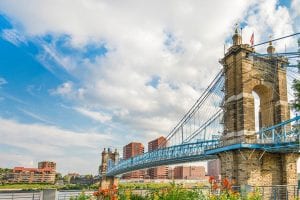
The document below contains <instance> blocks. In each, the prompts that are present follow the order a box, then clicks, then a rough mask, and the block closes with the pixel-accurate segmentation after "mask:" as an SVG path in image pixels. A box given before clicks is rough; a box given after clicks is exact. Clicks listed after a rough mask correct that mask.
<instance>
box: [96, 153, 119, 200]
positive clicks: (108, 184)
mask: <svg viewBox="0 0 300 200" xmlns="http://www.w3.org/2000/svg"><path fill="white" fill-rule="evenodd" d="M118 161H119V153H118V152H117V150H115V151H114V152H112V151H111V150H110V149H108V151H106V149H105V148H104V150H103V151H102V160H101V165H100V167H99V174H100V176H101V179H100V185H99V191H100V192H103V193H106V194H105V195H108V196H109V197H110V199H113V200H116V199H118V197H117V189H118V184H119V178H117V177H114V176H106V172H107V169H108V167H109V165H110V164H117V163H118Z"/></svg>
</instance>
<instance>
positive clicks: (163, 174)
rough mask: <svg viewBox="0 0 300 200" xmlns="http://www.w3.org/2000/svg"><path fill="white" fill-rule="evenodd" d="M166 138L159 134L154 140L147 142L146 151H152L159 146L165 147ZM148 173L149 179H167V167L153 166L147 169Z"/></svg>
mask: <svg viewBox="0 0 300 200" xmlns="http://www.w3.org/2000/svg"><path fill="white" fill-rule="evenodd" d="M166 143H167V140H166V138H165V137H163V136H161V137H159V138H157V139H155V140H152V141H150V142H149V143H148V152H151V151H154V150H156V149H158V148H161V147H166ZM148 175H149V178H151V179H167V178H168V167H167V166H159V167H155V168H150V169H148Z"/></svg>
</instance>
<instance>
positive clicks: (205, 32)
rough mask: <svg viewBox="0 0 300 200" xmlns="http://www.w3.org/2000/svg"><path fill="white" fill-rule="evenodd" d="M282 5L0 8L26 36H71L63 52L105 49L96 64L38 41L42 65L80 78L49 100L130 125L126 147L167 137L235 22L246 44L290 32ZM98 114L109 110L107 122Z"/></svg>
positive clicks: (203, 83) (236, 1)
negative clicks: (68, 102)
mask: <svg viewBox="0 0 300 200" xmlns="http://www.w3.org/2000/svg"><path fill="white" fill-rule="evenodd" d="M295 2H296V0H294V1H293V5H296V4H297V2H296V3H295ZM277 3H278V2H277V1H276V0H270V1H264V0H251V1H243V0H232V1H230V2H228V1H221V0H219V1H218V0H213V1H196V0H190V1H174V0H166V1H158V0H154V1H146V2H145V1H138V0H137V1H134V0H133V1H120V0H119V1H95V0H90V1H88V0H87V1H80V0H66V1H59V0H44V1H38V0H32V1H28V0H18V1H16V0H3V1H1V2H0V7H1V8H0V9H1V10H2V11H3V12H4V13H6V14H7V15H9V16H10V17H11V18H12V19H14V20H15V21H17V22H18V23H20V24H22V26H21V27H22V28H21V31H23V33H24V34H25V35H26V36H27V37H29V38H36V37H40V36H43V35H45V34H51V35H53V36H54V37H58V36H60V35H68V36H70V38H69V39H68V41H66V44H64V45H65V46H64V47H67V48H70V49H75V50H77V51H85V50H86V49H85V48H86V46H87V45H88V44H105V48H106V49H107V53H106V54H105V56H103V55H99V56H96V58H95V59H94V60H93V61H92V60H91V59H90V58H89V57H88V56H86V57H84V56H78V55H75V56H74V55H72V54H64V53H61V52H60V51H58V49H59V47H58V46H56V45H55V44H54V43H51V44H45V43H41V44H40V45H41V46H42V48H43V49H44V51H43V52H41V54H40V55H39V59H40V61H41V62H42V63H43V64H44V65H45V66H46V67H47V68H49V69H50V70H52V66H51V65H49V64H48V65H47V62H45V60H46V59H45V58H46V57H47V56H49V57H51V58H52V59H53V60H55V62H56V63H58V64H59V65H61V66H62V67H63V68H64V69H65V70H66V71H67V72H68V73H70V75H71V76H73V77H75V78H76V79H77V80H78V82H76V83H75V82H71V81H66V82H64V83H63V84H61V85H59V86H58V87H57V88H56V89H55V90H52V91H51V94H53V95H61V96H62V97H64V98H68V100H71V101H72V103H75V105H76V108H77V111H79V112H81V113H82V114H84V115H86V116H88V117H89V118H92V119H94V120H98V121H100V122H104V123H105V122H109V123H111V122H118V123H119V124H122V125H124V126H125V125H126V126H127V127H128V130H126V132H127V135H126V138H124V141H123V142H124V144H125V143H126V142H129V141H130V140H132V139H134V140H140V141H143V142H146V141H147V140H148V139H153V137H156V136H158V135H167V132H168V131H169V130H170V129H171V128H172V127H173V126H174V125H175V124H176V122H178V121H179V119H180V118H181V117H182V115H183V114H184V113H185V112H186V111H187V110H188V108H189V107H190V106H191V105H192V104H193V103H194V102H195V100H196V99H197V98H198V97H199V96H200V94H201V93H202V91H203V89H204V88H206V87H207V85H208V83H209V82H210V81H211V80H212V78H213V76H214V75H215V74H216V73H217V72H218V71H219V69H220V68H221V66H220V64H219V63H218V60H219V58H221V57H222V56H223V43H224V41H225V40H226V39H227V38H228V37H230V36H231V34H232V32H233V30H232V27H233V25H234V24H235V23H236V22H237V21H240V22H246V23H247V25H246V27H245V29H244V30H243V38H244V41H245V42H249V41H248V38H250V35H251V34H252V32H253V31H254V32H255V40H256V42H259V41H264V40H266V39H268V35H269V34H272V35H273V37H274V38H275V37H278V36H282V35H286V34H290V33H291V32H293V31H294V29H295V26H294V24H295V22H294V21H293V20H295V19H296V18H295V16H291V15H290V13H289V10H288V9H287V8H285V7H283V6H277ZM28 4H30V6H27V5H28ZM53 13H55V15H53ZM170 37H171V39H170ZM285 44H286V45H287V47H288V48H289V47H290V46H293V45H294V43H293V40H286V41H285V43H275V45H276V48H277V50H278V51H280V50H283V49H284V46H285ZM265 49H266V46H264V47H262V48H261V49H259V48H257V50H259V51H265ZM154 76H156V77H159V78H160V80H159V82H158V83H157V86H156V87H152V86H151V85H149V84H147V83H149V82H150V81H151V79H152V78H153V77H154ZM86 108H93V109H91V110H89V109H86ZM95 110H105V111H107V113H109V117H108V116H106V115H103V114H101V113H98V112H95ZM120 135H121V134H120ZM151 137H152V138H151ZM106 144H108V142H107V143H106Z"/></svg>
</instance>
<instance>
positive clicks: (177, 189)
mask: <svg viewBox="0 0 300 200" xmlns="http://www.w3.org/2000/svg"><path fill="white" fill-rule="evenodd" d="M123 187H124V186H123ZM143 192H144V194H143V195H139V194H136V191H134V190H132V189H129V188H127V189H124V190H119V196H118V197H119V200H262V197H261V195H260V192H259V190H255V191H254V192H251V193H249V194H248V195H247V197H244V198H243V197H241V195H240V194H239V193H237V192H233V191H231V190H223V191H221V193H220V194H210V193H209V191H207V190H201V189H186V188H183V187H182V186H180V185H176V184H174V183H172V184H169V185H168V186H167V187H162V188H156V189H152V190H144V191H143Z"/></svg>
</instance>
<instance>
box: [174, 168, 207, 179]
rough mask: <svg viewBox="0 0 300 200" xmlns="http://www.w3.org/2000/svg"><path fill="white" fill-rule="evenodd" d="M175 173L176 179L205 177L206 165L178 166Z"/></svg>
mask: <svg viewBox="0 0 300 200" xmlns="http://www.w3.org/2000/svg"><path fill="white" fill-rule="evenodd" d="M173 173H174V175H173V177H174V179H188V180H202V179H205V167H203V166H176V167H174V172H173Z"/></svg>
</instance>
